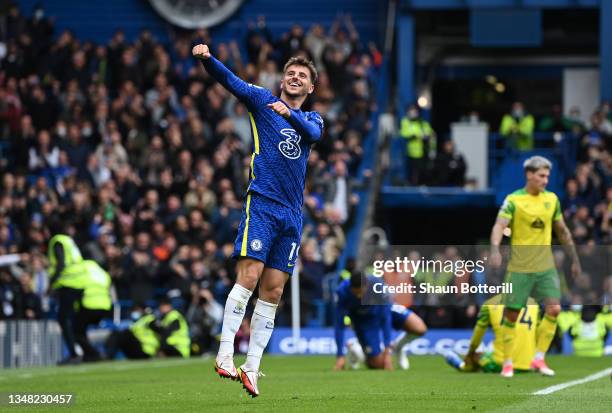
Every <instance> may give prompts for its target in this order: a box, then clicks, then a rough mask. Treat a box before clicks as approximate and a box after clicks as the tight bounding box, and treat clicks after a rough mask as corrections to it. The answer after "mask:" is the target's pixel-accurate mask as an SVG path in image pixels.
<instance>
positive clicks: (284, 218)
mask: <svg viewBox="0 0 612 413" xmlns="http://www.w3.org/2000/svg"><path fill="white" fill-rule="evenodd" d="M281 211H282V212H281V213H279V216H278V217H277V219H278V227H279V228H280V231H279V233H278V235H277V236H276V238H275V239H274V242H273V244H272V249H271V250H270V254H269V256H268V261H267V262H266V267H270V268H276V269H277V270H281V271H284V272H286V273H288V274H292V273H293V270H294V268H295V262H296V260H297V257H298V254H299V250H300V240H301V236H302V217H301V214H298V213H296V212H293V211H291V210H289V209H288V208H284V209H283V210H281Z"/></svg>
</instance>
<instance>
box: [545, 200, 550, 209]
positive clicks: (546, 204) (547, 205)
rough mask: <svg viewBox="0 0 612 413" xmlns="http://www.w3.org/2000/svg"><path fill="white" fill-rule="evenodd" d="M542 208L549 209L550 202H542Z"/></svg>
mask: <svg viewBox="0 0 612 413" xmlns="http://www.w3.org/2000/svg"><path fill="white" fill-rule="evenodd" d="M544 208H546V209H550V202H548V201H547V202H544Z"/></svg>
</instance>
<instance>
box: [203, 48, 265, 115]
mask: <svg viewBox="0 0 612 413" xmlns="http://www.w3.org/2000/svg"><path fill="white" fill-rule="evenodd" d="M191 54H192V55H193V57H195V58H196V59H198V60H199V61H200V62H202V66H204V69H206V71H207V72H208V73H209V74H210V75H211V76H212V77H213V79H215V80H216V81H217V82H219V83H221V84H222V85H223V87H225V88H226V89H227V90H229V91H230V93H231V94H233V95H234V96H236V97H237V98H238V99H240V100H241V101H242V102H244V103H245V104H246V105H247V106H249V107H252V106H254V105H255V104H256V103H257V101H258V100H259V99H258V98H259V97H260V95H261V94H262V93H265V89H263V88H260V87H257V86H253V85H250V84H248V83H247V82H245V81H244V80H242V79H240V78H239V77H238V76H236V75H235V74H233V73H232V71H231V70H229V69H228V68H227V67H225V66H224V65H223V63H221V62H220V61H218V60H217V59H215V57H214V56H213V55H212V54H211V53H210V49H209V48H208V45H205V44H198V45H196V46H194V47H193V49H192V50H191Z"/></svg>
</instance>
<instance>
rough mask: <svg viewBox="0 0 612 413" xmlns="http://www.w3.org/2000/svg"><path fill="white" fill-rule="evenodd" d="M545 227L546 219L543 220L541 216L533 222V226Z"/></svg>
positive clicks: (537, 227)
mask: <svg viewBox="0 0 612 413" xmlns="http://www.w3.org/2000/svg"><path fill="white" fill-rule="evenodd" d="M544 227H545V225H544V221H542V220H541V219H540V218H539V217H538V218H536V219H535V221H533V222H532V223H531V228H536V229H544Z"/></svg>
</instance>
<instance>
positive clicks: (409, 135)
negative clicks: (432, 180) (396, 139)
mask: <svg viewBox="0 0 612 413" xmlns="http://www.w3.org/2000/svg"><path fill="white" fill-rule="evenodd" d="M400 136H401V137H402V138H404V139H406V140H407V142H406V155H407V162H406V165H407V170H406V173H407V176H408V181H409V182H410V184H411V185H423V184H425V182H426V176H425V173H426V171H427V166H428V160H429V159H430V158H431V157H433V154H435V151H436V134H435V132H434V130H433V129H432V128H431V125H430V124H429V122H428V121H426V120H425V119H423V118H421V116H420V113H419V108H418V107H417V106H416V105H410V106H409V107H408V109H407V110H406V115H405V116H404V117H403V118H402V120H401V122H400Z"/></svg>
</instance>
